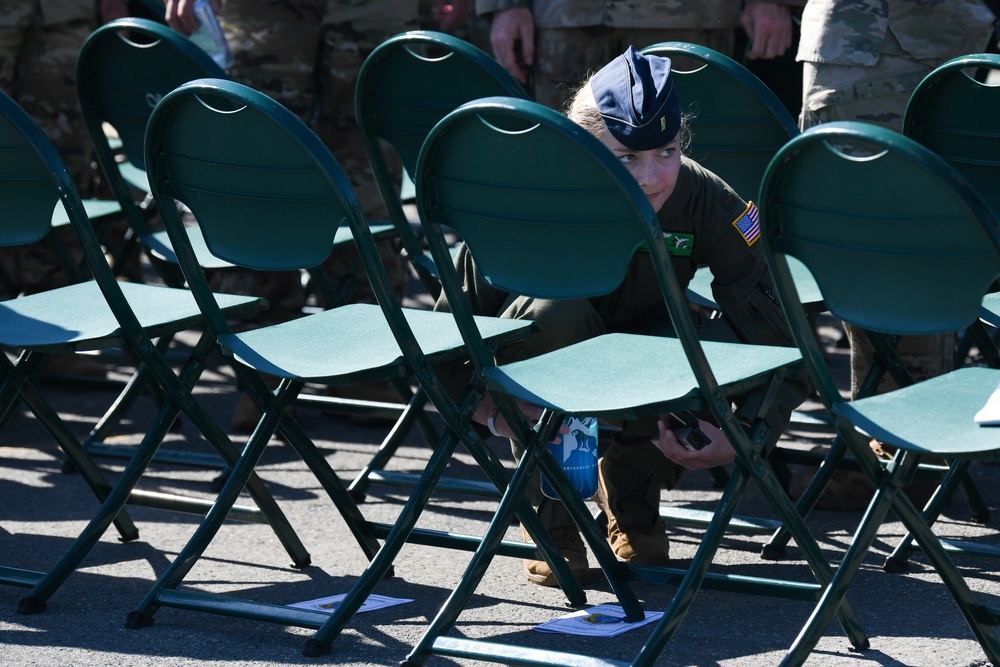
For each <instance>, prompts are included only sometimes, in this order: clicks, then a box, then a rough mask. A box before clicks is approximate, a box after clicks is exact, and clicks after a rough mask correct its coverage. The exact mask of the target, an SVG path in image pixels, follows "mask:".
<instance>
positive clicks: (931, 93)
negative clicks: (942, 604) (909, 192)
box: [886, 53, 1000, 571]
mask: <svg viewBox="0 0 1000 667" xmlns="http://www.w3.org/2000/svg"><path fill="white" fill-rule="evenodd" d="M998 70H1000V55H996V54H986V53H980V54H971V55H966V56H961V57H958V58H954V59H952V60H949V61H948V62H946V63H944V64H942V65H941V66H940V67H938V68H936V69H935V70H934V71H932V72H931V73H930V74H928V75H927V76H926V77H924V79H923V81H921V82H920V84H919V85H918V86H917V87H916V89H915V90H914V91H913V93H912V94H911V95H910V100H909V102H908V103H907V107H906V113H905V114H904V116H903V134H905V135H906V136H908V137H910V138H912V139H914V140H916V141H918V142H920V143H921V144H922V145H924V146H926V147H928V148H930V149H931V150H932V151H934V152H935V153H936V154H937V155H939V156H940V157H942V158H944V160H945V161H947V162H948V163H949V164H951V165H952V167H954V168H955V169H956V171H958V172H959V173H960V174H962V176H964V177H965V179H966V180H967V181H968V182H969V183H970V184H971V185H972V186H973V187H974V188H975V189H976V190H977V192H978V193H979V194H980V196H982V197H983V199H985V200H986V202H987V204H988V205H989V206H990V208H991V209H992V211H993V214H994V218H995V220H997V222H998V223H1000V218H998V217H997V213H998V212H1000V190H998V189H997V187H996V183H997V182H998V181H997V179H998V178H1000V153H998V151H1000V88H998V87H997V86H993V85H987V83H986V79H987V77H988V75H989V73H990V72H996V71H998ZM996 287H997V286H996V285H995V284H994V285H993V287H992V289H993V290H995V289H996ZM998 327H1000V293H997V292H995V291H994V292H993V293H992V294H988V295H987V296H986V297H985V298H984V299H983V303H982V310H981V311H980V316H979V318H978V319H976V320H975V321H973V322H971V323H969V326H967V327H966V328H965V330H964V332H963V333H962V335H961V336H960V337H959V343H958V345H957V347H956V351H955V365H956V367H961V366H963V365H967V364H968V363H969V356H970V353H971V351H972V348H973V347H975V348H976V349H977V350H978V351H979V356H980V358H981V360H982V361H981V362H980V363H985V364H986V365H988V366H990V367H991V368H1000V349H998V345H1000V333H998V332H1000V328H998ZM969 465H970V461H967V460H965V461H957V462H955V464H954V465H953V466H952V469H951V470H950V471H949V474H948V476H947V477H946V478H945V479H944V480H943V481H942V484H941V486H940V488H939V489H938V490H937V492H936V493H935V494H934V496H933V497H932V498H931V500H930V502H929V503H928V504H927V506H926V507H925V508H924V509H923V515H924V518H925V520H927V521H928V523H933V522H934V521H935V520H937V518H938V517H939V516H940V514H941V512H942V511H943V510H944V508H945V506H946V504H947V502H948V501H949V500H950V499H951V497H952V496H953V495H954V492H955V491H956V490H959V491H961V492H962V493H963V495H964V496H965V497H966V498H967V499H968V502H969V504H970V505H971V506H972V508H973V510H974V512H973V515H972V520H973V521H976V522H979V523H986V522H987V521H989V518H990V512H989V508H988V507H987V506H986V503H985V501H983V499H982V497H981V495H980V494H979V492H978V490H977V489H976V488H975V486H973V485H972V484H971V483H968V481H967V480H968V475H967V473H966V471H967V470H968V468H969ZM948 548H949V550H950V551H951V552H952V553H953V554H963V555H976V556H979V557H985V558H992V559H997V558H1000V549H995V548H991V547H990V546H989V545H979V544H976V545H973V544H970V543H960V542H948ZM912 551H913V540H912V536H910V535H907V536H906V537H904V538H903V539H902V540H901V541H900V543H899V544H898V545H897V547H896V548H895V549H894V550H893V552H892V554H891V555H890V557H889V558H888V559H887V560H886V569H889V570H892V571H902V570H905V569H906V567H907V565H906V563H907V560H908V558H909V556H910V554H911V553H912Z"/></svg>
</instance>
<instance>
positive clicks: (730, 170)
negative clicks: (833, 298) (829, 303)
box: [642, 42, 822, 310]
mask: <svg viewBox="0 0 1000 667" xmlns="http://www.w3.org/2000/svg"><path fill="white" fill-rule="evenodd" d="M642 52H643V53H646V54H650V55H657V56H664V57H667V58H671V59H673V60H674V61H675V62H676V61H678V60H680V62H681V63H682V64H684V63H694V64H695V65H696V67H695V68H694V69H691V68H689V67H687V65H685V67H687V68H681V69H679V68H678V66H677V65H674V66H673V67H672V68H671V74H670V76H671V78H672V80H673V81H674V85H675V86H677V95H678V97H679V98H680V101H681V109H682V111H683V112H684V114H685V122H686V123H687V126H688V127H689V128H690V131H691V143H690V145H689V146H688V147H687V151H686V152H687V154H688V155H689V156H690V157H691V158H692V159H693V160H695V161H697V162H698V163H699V164H700V165H701V166H703V167H705V168H707V169H710V170H711V171H712V172H713V173H715V174H716V175H717V176H719V177H720V178H722V180H724V181H725V182H726V183H727V184H729V186H730V187H731V188H733V190H734V191H735V192H736V193H737V194H739V195H740V196H741V197H743V199H746V200H753V201H756V199H757V194H758V192H759V191H760V179H761V178H762V177H763V175H764V170H765V169H767V165H768V163H769V162H770V161H771V158H772V157H774V154H775V153H776V152H777V151H778V149H779V148H781V147H782V146H783V145H785V143H786V142H787V141H788V140H789V139H791V138H792V137H794V136H796V135H798V133H799V130H798V127H797V126H796V124H795V119H793V118H792V116H791V114H789V113H788V110H787V109H786V108H785V105H783V104H782V103H781V101H780V100H779V99H778V98H777V96H775V94H774V93H773V92H771V90H770V89H769V88H768V87H767V86H766V85H765V84H764V82H763V81H761V80H760V79H758V78H757V77H756V75H754V74H753V72H751V71H750V70H748V69H747V68H746V67H744V66H743V65H741V64H740V63H738V62H736V61H735V60H733V59H732V58H730V57H728V56H726V55H723V54H721V53H719V52H718V51H714V50H712V49H710V48H708V47H705V46H700V45H698V44H691V43H688V42H661V43H659V44H653V45H651V46H647V47H646V48H644V49H643V50H642ZM799 274H800V282H801V287H802V288H803V289H808V290H809V294H810V298H811V300H812V302H813V303H814V305H815V307H816V308H817V309H822V308H821V306H822V301H821V299H820V298H819V294H818V291H817V290H816V288H815V285H813V284H811V282H810V281H809V279H808V274H807V273H806V272H802V271H800V272H799ZM712 280H713V276H712V272H711V271H709V270H708V268H702V269H699V270H698V271H697V272H696V273H695V276H694V278H693V279H692V280H691V284H690V285H688V297H689V298H690V299H691V300H692V301H693V302H695V303H697V304H699V305H702V306H706V307H708V308H712V309H713V310H719V306H718V304H717V303H716V302H715V298H714V297H713V296H712V287H711V284H712Z"/></svg>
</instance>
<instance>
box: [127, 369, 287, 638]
mask: <svg viewBox="0 0 1000 667" xmlns="http://www.w3.org/2000/svg"><path fill="white" fill-rule="evenodd" d="M283 384H284V382H283ZM279 391H280V390H279ZM294 393H295V392H290V394H291V395H285V394H282V398H279V399H277V400H276V401H275V402H274V404H273V405H271V406H269V408H268V410H266V411H265V413H264V415H263V417H262V419H261V421H260V422H259V423H258V424H257V428H256V429H255V430H254V432H253V434H252V435H251V436H250V440H249V441H248V442H247V444H246V446H245V447H244V448H243V451H242V452H241V454H240V458H239V460H238V461H237V462H236V463H235V465H233V466H232V472H231V473H230V475H229V477H228V478H227V479H226V483H225V484H224V485H223V487H222V491H221V492H220V493H219V495H218V497H217V498H216V499H215V502H214V503H213V505H212V508H211V509H210V510H209V511H208V513H207V514H206V515H205V518H204V519H203V520H202V522H201V524H200V525H199V526H198V528H197V530H195V532H194V535H192V536H191V538H190V539H189V540H188V542H187V544H186V545H185V546H184V548H183V549H182V550H181V552H180V553H179V554H178V555H177V557H176V558H175V559H174V561H173V562H172V563H171V564H170V567H168V568H167V570H166V572H164V573H163V574H162V575H161V576H160V578H159V579H157V581H156V583H155V584H154V585H153V588H152V589H151V590H150V591H149V592H148V593H147V594H146V597H145V598H143V600H142V602H140V603H139V606H138V607H137V608H136V609H135V610H134V611H132V612H130V613H129V615H128V618H127V619H126V622H125V626H126V627H128V628H132V629H138V628H144V627H147V626H149V625H152V623H153V614H154V613H156V610H157V609H158V608H159V607H160V604H159V602H158V597H159V595H160V593H161V591H163V590H164V589H174V588H176V587H177V586H178V585H179V584H180V583H181V581H182V580H183V579H184V577H185V576H186V575H187V574H188V572H190V571H191V568H193V567H194V565H195V563H196V562H197V560H198V559H199V558H200V557H201V556H202V554H204V553H205V549H207V548H208V545H209V543H210V542H211V541H212V539H213V538H214V537H215V535H216V534H217V533H218V531H219V529H220V528H221V527H222V522H223V521H225V519H226V514H227V513H228V512H229V509H230V508H231V507H232V506H233V505H235V504H236V500H237V498H238V497H239V494H240V492H241V491H242V490H243V488H244V486H245V485H246V484H247V482H248V481H249V480H250V476H251V474H252V473H253V471H254V468H255V467H256V466H257V463H258V462H259V461H260V457H261V456H262V455H263V454H264V450H265V449H266V447H267V443H268V441H269V440H270V438H271V435H272V434H273V433H274V430H275V428H276V427H277V425H278V422H279V421H280V420H281V417H282V415H283V414H284V412H285V410H286V407H287V403H290V402H292V401H294V398H295V397H294ZM286 396H287V399H285V397H286Z"/></svg>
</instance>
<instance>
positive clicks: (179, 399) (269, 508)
mask: <svg viewBox="0 0 1000 667" xmlns="http://www.w3.org/2000/svg"><path fill="white" fill-rule="evenodd" d="M206 341H207V339H206ZM206 344H207V342H206ZM202 368H203V367H202V366H201V364H195V363H192V364H190V365H189V366H188V367H187V368H185V369H184V371H183V374H182V376H181V378H177V377H176V376H174V375H173V372H172V371H170V370H169V369H165V370H166V372H167V373H169V374H170V376H171V377H174V380H175V381H176V382H177V385H176V386H175V387H174V392H175V393H176V394H177V396H175V400H172V401H169V402H167V403H166V404H164V406H163V407H162V408H161V409H160V413H159V414H158V415H157V418H156V419H155V420H154V422H153V425H152V426H151V428H150V429H149V430H148V431H147V433H146V436H145V437H144V438H143V441H142V443H140V445H139V447H138V448H137V450H136V453H135V455H134V456H133V457H132V459H131V460H130V461H129V463H128V465H127V466H126V467H125V470H124V471H123V472H122V474H121V476H120V477H119V478H118V481H117V482H116V483H115V485H114V487H113V488H112V489H111V491H110V493H108V494H107V497H106V498H105V499H104V502H103V504H102V505H101V507H100V508H99V510H98V511H97V513H96V514H95V515H94V517H93V518H91V520H90V522H89V523H88V525H87V527H86V528H84V530H83V532H82V533H81V534H80V535H79V536H78V537H77V539H76V540H74V542H73V544H72V545H71V546H70V548H69V549H68V550H67V551H66V553H64V554H63V556H62V557H61V558H60V560H59V561H58V563H57V564H56V566H55V567H53V568H52V569H51V570H49V572H48V573H46V574H45V575H44V576H43V577H41V579H40V580H39V581H38V582H37V584H36V585H35V587H34V588H33V590H32V591H31V593H30V595H28V596H27V597H25V598H24V599H22V600H21V603H20V605H19V607H18V611H19V612H20V613H36V612H39V611H43V610H44V609H45V603H46V601H47V600H48V598H49V597H51V596H52V594H53V593H55V591H56V590H57V589H58V588H59V586H61V585H62V583H63V582H64V581H65V580H66V578H67V577H68V576H69V575H70V574H71V573H72V572H73V570H75V569H76V567H78V566H79V564H80V563H81V562H82V561H83V559H84V558H85V557H86V555H87V554H88V553H89V552H90V550H91V549H93V547H94V545H95V544H96V543H97V541H98V540H100V538H101V535H103V534H104V532H105V531H106V530H107V527H108V525H109V524H110V523H111V521H112V518H113V517H116V516H117V515H119V514H120V513H121V511H122V508H124V507H125V504H126V503H127V502H129V501H130V499H134V498H135V496H136V495H137V493H138V492H136V491H134V489H135V486H136V484H138V482H139V479H140V477H141V476H142V474H143V473H144V472H145V470H146V468H147V467H148V466H149V464H150V462H151V461H152V460H153V457H154V455H155V454H156V451H157V448H158V447H159V445H160V443H161V442H162V441H163V438H164V437H165V435H166V433H167V431H168V430H169V428H170V426H171V424H173V422H174V420H175V419H176V418H177V415H178V412H179V410H180V408H179V407H178V404H182V405H184V406H185V408H186V412H187V414H188V415H189V416H190V418H191V420H192V422H193V423H194V424H195V425H196V426H198V427H199V428H201V429H202V431H201V432H202V433H203V434H204V435H205V436H206V438H208V440H209V442H210V443H212V444H213V446H215V447H216V451H217V452H218V453H219V454H220V456H222V457H223V458H224V459H225V460H228V461H230V462H235V461H236V460H237V458H238V456H239V455H238V453H237V450H236V447H235V446H234V445H233V444H232V443H231V442H229V440H228V437H227V436H226V435H225V433H223V432H222V431H221V429H219V428H218V426H217V425H216V424H215V422H213V421H212V420H211V418H209V417H208V415H207V414H205V413H204V412H203V411H202V410H201V408H200V406H199V405H198V404H197V403H195V402H194V400H193V399H191V397H190V395H189V391H190V388H191V387H192V386H193V385H194V383H195V382H196V381H197V378H198V377H199V376H200V374H201V370H202ZM226 445H228V447H226ZM246 488H247V491H248V492H249V493H250V495H251V497H252V498H253V500H254V502H255V503H256V504H257V507H258V509H255V510H249V509H246V508H235V510H233V511H232V512H230V510H231V509H233V508H231V507H230V508H227V509H226V512H227V513H230V515H231V516H232V518H238V519H241V520H244V521H247V520H249V521H256V522H266V523H267V524H269V525H270V527H271V529H272V530H273V531H274V533H275V535H276V536H277V537H278V539H279V541H280V542H281V544H282V546H284V548H285V550H286V551H287V552H288V554H289V555H290V556H291V558H292V559H293V562H295V563H305V564H308V563H309V559H310V557H309V553H308V552H307V551H306V549H305V547H304V546H303V545H302V543H301V541H300V540H299V539H298V536H297V535H295V532H294V531H293V530H292V527H291V524H289V522H288V519H287V518H286V517H285V516H284V514H283V513H282V512H281V509H280V508H279V507H278V505H277V503H275V502H274V498H273V497H271V495H270V493H269V492H268V491H267V490H266V488H264V486H263V484H262V483H261V481H260V479H259V478H258V477H257V476H256V475H252V476H251V478H250V479H249V480H248V481H247V483H246ZM148 504H149V505H150V506H154V507H164V508H166V509H172V510H176V511H184V512H190V513H196V514H201V515H204V514H206V513H207V512H209V511H210V509H212V508H214V506H213V505H212V503H210V502H207V501H200V500H195V499H186V498H181V497H178V496H170V497H163V496H162V495H158V496H156V497H155V498H154V502H150V503H148Z"/></svg>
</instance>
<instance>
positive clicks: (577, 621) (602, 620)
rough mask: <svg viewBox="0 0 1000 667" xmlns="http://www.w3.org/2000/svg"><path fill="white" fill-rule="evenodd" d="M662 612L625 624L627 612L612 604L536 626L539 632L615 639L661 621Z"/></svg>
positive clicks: (649, 614)
mask: <svg viewBox="0 0 1000 667" xmlns="http://www.w3.org/2000/svg"><path fill="white" fill-rule="evenodd" d="M661 616H663V612H662V611H647V612H646V618H644V619H643V620H641V621H636V622H635V623H626V622H625V611H624V610H623V609H622V608H621V607H619V606H617V605H611V604H600V605H597V606H596V607H590V608H589V609H583V610H581V611H577V612H573V613H572V614H568V615H566V616H560V617H559V618H554V619H552V620H551V621H546V622H545V623H542V624H541V625H536V626H535V628H534V629H535V630H537V631H538V632H558V633H562V634H565V635H586V636H588V637H614V636H616V635H620V634H622V633H623V632H628V631H629V630H635V629H636V628H639V627H642V626H643V625H648V624H649V623H652V622H654V621H658V620H660V617H661Z"/></svg>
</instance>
